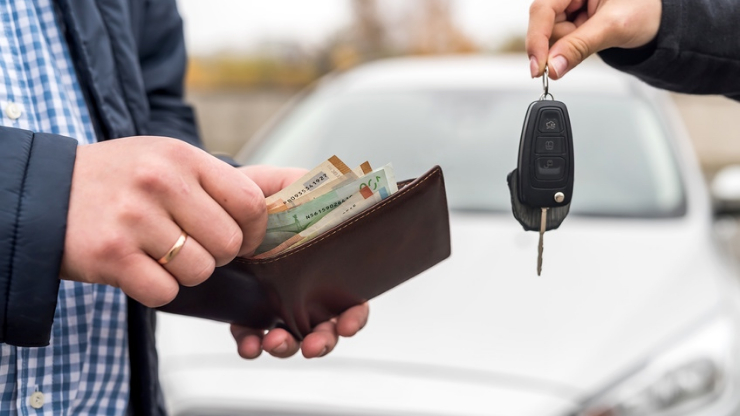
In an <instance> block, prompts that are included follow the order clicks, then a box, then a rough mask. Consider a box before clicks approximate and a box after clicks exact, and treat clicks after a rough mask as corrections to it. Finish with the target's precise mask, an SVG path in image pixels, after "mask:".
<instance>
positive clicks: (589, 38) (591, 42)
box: [548, 15, 609, 79]
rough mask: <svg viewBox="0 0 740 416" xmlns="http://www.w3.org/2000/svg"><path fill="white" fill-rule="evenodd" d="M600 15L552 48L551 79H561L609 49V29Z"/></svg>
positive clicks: (587, 21)
mask: <svg viewBox="0 0 740 416" xmlns="http://www.w3.org/2000/svg"><path fill="white" fill-rule="evenodd" d="M599 16H600V15H594V17H592V18H591V19H588V20H586V21H585V22H584V23H583V24H582V25H581V26H580V27H578V28H577V29H576V30H574V31H572V32H571V33H570V34H568V35H566V36H564V37H563V38H561V39H560V40H558V41H557V42H555V44H553V45H552V48H550V54H549V57H548V64H549V66H550V69H551V71H550V78H552V79H560V78H562V77H563V76H564V75H565V74H566V73H568V71H570V70H571V69H573V68H574V67H576V66H577V65H578V64H580V63H581V62H583V60H584V59H586V58H588V57H589V56H591V55H592V54H594V53H596V52H598V51H600V50H602V49H605V48H607V47H608V46H609V45H608V44H607V43H606V42H607V41H606V38H607V36H606V34H605V31H607V30H608V29H606V28H607V26H605V22H602V20H603V19H602V18H600V17H599Z"/></svg>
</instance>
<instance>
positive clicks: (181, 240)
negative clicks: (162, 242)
mask: <svg viewBox="0 0 740 416" xmlns="http://www.w3.org/2000/svg"><path fill="white" fill-rule="evenodd" d="M187 240H188V235H187V233H185V231H181V232H180V236H179V237H177V241H175V244H174V245H173V246H172V248H171V249H169V251H167V253H166V254H165V255H164V256H162V257H161V258H160V259H159V260H157V263H159V264H161V265H163V266H164V265H165V264H167V263H169V262H170V261H171V260H172V259H174V258H175V256H177V253H179V252H180V250H182V246H184V245H185V242H186V241H187Z"/></svg>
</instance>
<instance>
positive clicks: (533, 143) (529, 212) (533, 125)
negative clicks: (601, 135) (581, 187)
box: [507, 90, 574, 231]
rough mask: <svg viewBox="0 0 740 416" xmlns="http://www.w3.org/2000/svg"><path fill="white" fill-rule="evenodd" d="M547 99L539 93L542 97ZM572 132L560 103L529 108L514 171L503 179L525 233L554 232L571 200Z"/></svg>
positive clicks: (538, 103)
mask: <svg viewBox="0 0 740 416" xmlns="http://www.w3.org/2000/svg"><path fill="white" fill-rule="evenodd" d="M547 96H550V95H549V94H547V90H546V92H545V94H543V96H542V98H546V97H547ZM573 165H574V164H573V132H572V130H571V126H570V118H569V116H568V109H567V107H566V106H565V104H563V103H562V102H560V101H555V100H547V99H540V100H539V101H535V102H533V103H532V104H530V105H529V108H528V109H527V114H526V116H525V118H524V125H523V127H522V135H521V138H520V142H519V158H518V166H517V169H516V170H515V171H513V172H511V174H509V177H508V178H507V180H508V182H509V189H510V191H511V204H512V211H513V212H514V217H516V219H517V220H518V221H519V223H520V224H521V225H522V226H523V227H524V229H525V230H527V231H540V222H541V214H542V208H549V209H548V210H547V224H546V230H548V231H549V230H554V229H557V228H558V227H559V226H560V224H561V223H562V222H563V220H565V217H566V216H567V215H568V211H569V210H570V201H571V199H572V197H573Z"/></svg>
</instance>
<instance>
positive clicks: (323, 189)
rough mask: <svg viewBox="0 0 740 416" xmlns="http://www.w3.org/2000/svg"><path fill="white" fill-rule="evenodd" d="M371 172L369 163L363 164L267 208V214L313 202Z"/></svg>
mask: <svg viewBox="0 0 740 416" xmlns="http://www.w3.org/2000/svg"><path fill="white" fill-rule="evenodd" d="M370 172H372V168H371V167H370V162H367V161H366V162H364V163H362V164H361V165H360V166H358V167H356V168H354V169H352V172H351V173H349V174H346V175H342V176H340V177H337V178H330V179H329V180H327V181H326V182H324V183H323V184H322V185H321V186H318V187H315V188H312V189H311V190H309V191H308V192H306V193H304V194H303V195H301V196H299V197H298V198H290V199H288V200H286V201H283V202H282V203H281V204H274V205H272V206H268V207H267V213H268V214H275V213H278V212H283V211H287V210H289V209H291V208H295V207H297V206H298V205H302V204H304V203H306V202H308V201H311V200H314V199H316V198H318V197H320V196H322V195H324V194H327V193H329V192H331V191H333V190H335V189H338V188H341V187H342V186H344V185H347V184H348V183H350V182H352V181H354V180H355V179H357V178H359V177H361V176H363V175H366V174H368V173H370Z"/></svg>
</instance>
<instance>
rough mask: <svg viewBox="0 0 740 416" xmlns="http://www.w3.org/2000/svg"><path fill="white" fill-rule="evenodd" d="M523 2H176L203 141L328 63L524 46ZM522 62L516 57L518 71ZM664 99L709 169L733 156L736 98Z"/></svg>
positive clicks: (739, 157) (244, 125) (214, 145)
mask: <svg viewBox="0 0 740 416" xmlns="http://www.w3.org/2000/svg"><path fill="white" fill-rule="evenodd" d="M529 4H530V1H529V0H512V1H488V0H405V1H402V2H399V1H393V0H314V1H311V2H306V1H301V0H271V1H269V2H265V1H257V0H210V1H207V2H204V1H202V0H179V7H180V12H181V14H182V16H183V18H184V20H185V30H186V39H187V43H188V47H189V52H190V66H189V72H188V78H187V86H188V99H189V101H190V102H191V103H192V104H193V105H194V106H195V107H196V109H197V111H198V120H199V122H200V128H201V132H202V134H203V138H204V140H205V143H206V146H207V147H208V149H209V150H210V151H212V152H223V153H227V154H230V155H234V154H235V153H236V152H237V151H238V150H239V148H241V146H242V145H244V143H245V142H246V141H247V140H248V139H249V137H251V136H252V134H254V133H255V131H256V130H257V129H259V127H260V126H262V125H263V123H265V121H266V120H268V119H269V118H270V117H271V116H272V115H273V114H275V112H276V111H277V110H278V109H279V108H280V107H281V106H282V105H283V104H285V103H286V102H287V101H288V100H289V99H290V98H291V97H293V96H294V95H295V94H296V93H297V92H299V91H300V90H301V89H303V88H305V87H306V86H308V85H310V84H311V83H312V82H313V81H315V80H316V79H318V78H319V77H321V76H322V75H325V74H327V73H329V72H330V71H342V70H346V69H349V68H352V67H354V66H356V65H358V64H360V63H363V62H367V61H371V60H376V59H380V58H384V57H393V56H402V55H448V54H473V53H485V54H501V53H523V52H524V34H525V31H526V28H527V16H528V8H529ZM590 59H598V58H597V57H592V58H590ZM527 65H528V62H527V59H526V58H525V57H524V56H522V72H523V73H526V72H527V71H528V66H527ZM552 88H553V90H554V91H557V83H554V85H553V87H552ZM672 97H673V99H674V100H675V102H676V104H677V105H678V108H679V111H680V112H681V115H682V116H683V118H684V121H685V123H686V125H687V128H688V129H689V133H690V135H691V138H692V140H693V142H694V146H695V148H696V151H697V154H698V156H699V158H700V161H701V164H702V167H703V169H704V171H705V173H706V174H707V176H708V177H711V176H712V175H713V174H714V173H715V172H716V171H718V170H719V169H720V168H721V167H723V166H725V165H728V164H732V163H737V162H739V161H740V145H739V143H740V130H738V129H735V128H734V122H736V120H737V118H738V115H740V106H739V105H738V104H737V103H735V102H733V101H731V100H728V99H726V98H722V97H701V96H688V95H681V94H673V95H672Z"/></svg>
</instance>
